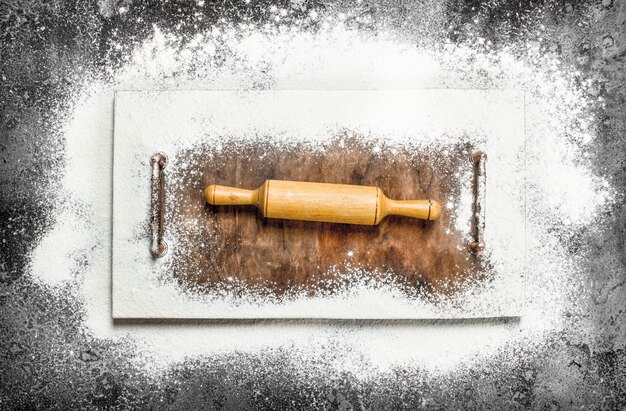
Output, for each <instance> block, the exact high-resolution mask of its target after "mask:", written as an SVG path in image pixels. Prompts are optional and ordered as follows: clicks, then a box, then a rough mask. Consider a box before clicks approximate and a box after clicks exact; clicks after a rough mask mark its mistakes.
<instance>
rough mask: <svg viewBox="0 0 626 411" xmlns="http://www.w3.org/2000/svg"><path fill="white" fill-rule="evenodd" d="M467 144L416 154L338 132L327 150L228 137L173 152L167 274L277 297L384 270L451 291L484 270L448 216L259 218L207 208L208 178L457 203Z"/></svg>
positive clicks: (408, 282) (199, 284)
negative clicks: (351, 273) (352, 187)
mask: <svg viewBox="0 0 626 411" xmlns="http://www.w3.org/2000/svg"><path fill="white" fill-rule="evenodd" d="M470 151H471V148H470V147H469V146H465V145H463V146H455V147H450V148H448V149H446V150H445V152H440V151H437V150H428V151H423V152H413V151H409V150H406V149H399V148H397V147H386V146H385V145H384V143H380V142H378V143H376V142H373V141H364V140H362V139H358V138H349V137H341V138H338V139H337V141H335V142H333V143H332V144H329V145H328V147H326V148H325V150H316V149H312V148H310V147H307V146H306V145H304V144H301V145H293V146H288V147H284V146H277V145H275V144H272V143H271V142H267V143H259V142H257V143H241V142H239V143H225V144H221V145H220V148H219V149H216V148H214V147H211V146H206V147H199V148H194V149H193V150H188V151H186V152H183V153H179V154H178V156H177V157H178V158H185V164H184V166H178V167H172V169H173V171H172V172H173V173H174V175H173V176H172V179H171V180H170V181H172V183H170V186H169V188H168V191H169V192H168V210H169V211H168V227H169V228H168V230H170V232H171V233H172V234H173V235H174V236H176V238H177V242H176V245H175V246H174V247H172V250H171V251H172V252H173V253H174V260H175V262H176V263H175V264H174V267H173V268H172V274H173V275H174V276H176V278H177V279H178V281H179V282H180V284H181V285H183V286H185V287H193V288H194V289H197V290H200V291H201V290H202V289H207V288H210V287H212V286H214V285H216V284H220V283H225V282H229V281H232V279H233V278H235V279H237V281H239V282H241V283H242V284H243V285H244V286H245V287H248V288H250V289H254V290H261V291H262V292H267V293H271V294H275V295H277V296H281V295H284V294H285V293H286V292H288V291H289V290H293V289H304V290H307V292H309V293H310V294H315V292H316V291H317V290H320V289H322V288H324V289H326V288H329V287H330V288H332V287H333V285H332V284H335V283H336V282H337V281H340V280H341V277H342V273H343V272H345V271H346V270H347V269H348V268H361V269H364V270H366V271H367V274H366V275H368V276H370V277H372V278H378V277H382V276H383V275H385V274H391V275H392V276H393V278H394V279H395V281H397V282H398V283H400V284H403V285H405V286H406V287H407V289H414V290H421V291H424V290H426V291H436V292H443V293H452V292H454V291H455V290H456V289H457V288H458V285H459V284H462V282H463V281H464V280H467V279H468V278H472V279H476V278H479V277H480V276H481V272H482V269H481V262H480V261H478V260H477V259H476V257H475V256H473V255H472V254H471V253H469V252H467V248H466V241H467V236H468V233H466V232H458V231H457V230H456V229H455V227H454V225H453V224H452V222H451V218H450V214H451V213H446V212H443V213H442V214H441V218H440V219H439V220H436V221H423V220H417V219H413V218H408V217H400V216H389V217H387V218H385V219H384V220H383V221H382V222H381V223H380V224H379V225H377V226H364V225H347V224H334V223H319V222H308V221H294V220H281V219H271V218H263V216H262V215H261V213H260V212H259V211H258V210H257V209H256V208H255V207H253V206H219V207H216V206H210V205H207V204H206V203H205V200H204V198H203V190H204V188H205V187H206V186H207V185H210V184H221V185H228V186H233V187H241V188H250V187H259V186H260V185H261V184H262V183H264V181H265V180H268V179H281V180H282V179H286V180H296V181H298V180H299V181H319V182H324V183H335V184H357V185H370V186H378V187H380V188H381V189H382V190H383V191H384V192H385V193H386V194H387V195H388V196H389V197H391V198H394V199H398V200H408V199H415V198H435V199H438V200H439V201H440V202H441V204H442V205H446V204H450V205H451V207H452V209H454V207H456V206H457V205H456V204H457V202H458V200H459V195H460V184H459V181H458V179H459V178H460V177H461V176H466V177H467V176H468V175H469V176H471V164H470V163H469V162H468V160H467V158H468V155H469V152H470Z"/></svg>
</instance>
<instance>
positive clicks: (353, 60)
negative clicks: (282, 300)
mask: <svg viewBox="0 0 626 411" xmlns="http://www.w3.org/2000/svg"><path fill="white" fill-rule="evenodd" d="M314 18H316V19H319V18H322V16H318V15H317V13H316V15H315V17H314ZM292 27H295V26H292ZM123 47H124V46H123V45H120V48H123ZM527 60H528V59H527ZM579 83H580V82H579V79H577V78H576V73H573V72H571V71H570V70H568V68H567V67H562V66H561V64H560V62H559V61H558V60H557V59H556V58H555V57H553V56H550V55H546V56H543V57H539V56H535V57H534V61H533V62H532V64H531V63H528V62H525V61H522V60H521V59H518V57H516V54H515V53H513V52H512V51H507V50H506V49H499V50H497V51H496V50H492V48H491V46H490V45H489V44H488V43H484V42H483V43H482V44H481V42H480V41H479V42H477V45H474V46H472V47H470V46H458V45H453V44H450V43H443V44H438V45H436V46H431V47H428V48H426V47H418V46H415V45H414V44H412V43H410V42H406V41H403V39H399V38H396V37H394V36H393V35H392V34H387V33H385V32H378V33H376V35H373V34H363V33H360V32H358V31H355V30H348V29H346V28H345V26H344V24H342V23H327V24H325V25H323V26H322V28H321V29H319V30H318V31H315V32H307V31H300V30H288V29H287V28H286V27H281V26H280V25H279V26H278V29H277V28H276V26H267V27H266V28H264V29H263V28H262V29H259V28H250V27H247V26H241V25H239V26H231V25H228V24H226V23H224V24H223V25H222V26H220V27H217V26H216V27H214V28H213V30H211V31H208V32H206V33H204V34H202V35H197V36H195V37H193V38H191V39H188V38H186V39H183V38H181V37H178V36H176V35H173V34H169V33H164V32H162V31H160V30H159V29H158V28H157V27H155V29H154V35H153V36H152V38H151V39H150V40H148V41H146V42H144V44H142V45H140V46H139V47H136V48H135V49H133V50H130V51H128V53H127V60H126V63H125V64H123V65H122V66H121V67H117V68H111V70H110V73H109V79H107V80H104V79H87V80H86V81H85V87H84V88H83V89H82V90H78V91H77V94H76V101H75V105H74V110H73V113H72V115H71V116H70V117H71V119H70V120H69V121H68V123H67V124H66V127H65V138H66V151H65V154H66V157H67V165H66V168H65V170H64V180H63V183H64V191H63V193H62V194H60V196H61V197H63V198H64V199H65V201H62V202H59V204H63V206H64V207H69V209H68V210H65V211H64V212H63V213H60V211H61V210H59V214H60V215H61V216H62V217H61V218H59V219H57V223H56V226H55V227H53V229H52V230H50V231H49V232H48V233H47V235H46V236H45V237H44V238H43V239H42V241H41V243H40V245H39V247H38V248H37V249H36V250H35V252H34V254H33V256H32V264H31V269H32V273H33V275H34V276H35V277H36V278H37V279H38V280H39V281H42V282H44V283H47V284H50V285H55V284H59V283H62V282H64V281H72V280H73V281H77V282H78V283H79V285H80V287H79V289H80V290H81V293H82V295H83V298H84V303H85V309H86V312H87V315H86V319H85V327H86V329H87V330H88V332H90V333H93V334H94V335H95V336H97V337H100V338H131V339H134V340H135V341H136V342H137V344H138V345H139V346H140V347H142V349H143V350H144V351H142V352H143V355H142V356H140V357H139V359H138V360H137V361H141V362H145V364H150V365H149V366H148V365H146V367H147V368H146V369H154V367H155V364H156V366H161V365H163V366H166V365H167V364H170V363H171V362H173V361H180V360H183V359H184V358H187V357H191V356H202V355H213V354H218V353H224V352H232V351H250V352H257V351H260V350H266V349H269V348H272V347H273V348H276V347H291V352H292V353H293V355H294V356H297V357H298V359H299V360H298V361H299V363H300V364H302V366H303V367H311V369H317V368H316V367H318V366H316V365H315V364H317V363H318V361H320V360H321V359H323V358H325V355H326V354H327V353H328V351H329V350H332V351H335V352H337V351H338V352H340V353H341V354H342V355H343V359H342V361H338V362H336V363H334V364H333V365H328V367H329V368H331V369H334V371H348V372H354V373H355V375H360V376H363V378H366V377H367V371H368V370H369V371H371V372H385V371H389V370H391V369H393V368H394V367H396V366H401V365H407V364H413V365H415V366H418V367H424V368H425V369H427V370H428V371H432V372H435V371H453V370H454V369H455V368H458V367H459V366H461V365H462V366H463V367H471V366H476V367H478V366H483V367H488V366H489V359H490V356H492V355H494V354H495V353H496V352H498V351H500V352H502V351H504V352H511V353H513V352H515V351H516V350H517V349H519V348H520V347H522V346H523V347H524V349H532V347H535V346H540V345H542V344H544V343H545V342H546V341H547V337H548V336H549V335H550V334H551V333H554V332H559V331H560V330H562V329H563V328H564V327H566V324H567V313H571V312H574V311H576V310H579V309H580V307H579V306H578V305H577V303H576V298H575V297H573V296H572V290H573V289H575V287H576V286H577V285H578V284H579V279H580V273H579V272H578V269H577V265H576V264H577V263H576V258H575V256H574V255H572V254H571V252H570V251H569V250H568V249H567V245H566V244H564V243H563V241H562V239H561V237H562V235H563V234H564V233H567V232H569V231H571V230H574V229H578V228H580V227H584V226H586V225H589V224H592V223H593V221H594V216H595V215H596V213H597V212H598V210H600V209H601V208H602V207H603V206H604V205H606V204H608V203H609V202H610V201H611V199H612V194H611V190H610V187H609V185H608V183H606V182H605V181H604V180H603V179H602V178H601V177H599V176H595V175H593V174H591V172H590V171H589V169H588V167H587V164H586V161H585V159H584V156H581V153H582V152H583V151H584V148H585V145H586V144H588V143H589V142H590V141H592V140H593V138H594V134H593V129H592V127H591V124H592V122H593V118H590V114H589V112H590V109H591V104H592V102H590V101H588V100H586V98H585V95H584V93H583V91H582V90H583V89H584V87H586V85H585V84H584V82H583V84H582V85H580V84H579ZM266 88H267V89H273V88H276V89H353V88H371V89H405V88H407V89H413V88H494V89H523V90H525V91H526V127H527V130H526V131H527V142H528V144H527V147H526V155H527V162H526V184H527V186H526V188H527V190H526V192H527V204H528V205H529V207H528V209H527V216H526V217H527V221H526V223H527V230H528V236H527V238H526V241H527V261H528V267H530V268H531V270H530V271H529V273H528V275H527V307H526V312H525V316H524V317H523V318H522V319H521V320H520V321H519V322H512V323H501V322H495V323H494V322H489V323H471V324H447V325H446V324H444V325H441V324H430V323H427V324H409V325H407V324H400V325H398V324H396V325H395V326H393V325H390V324H385V323H372V324H367V325H363V324H359V323H347V324H346V323H342V324H333V323H329V324H321V323H306V322H304V323H297V324H284V323H269V324H268V323H255V324H238V323H233V324H206V325H197V324H196V325H194V324H188V323H180V324H172V325H162V326H159V325H149V324H148V325H146V324H142V325H132V324H115V325H114V324H113V321H112V320H111V306H110V303H111V301H110V287H111V284H110V271H109V270H110V251H111V250H110V243H109V239H110V229H111V228H110V218H111V208H110V207H111V205H110V202H109V201H102V198H103V194H102V193H110V192H111V188H112V186H111V184H112V182H111V178H110V177H111V175H110V171H111V141H112V129H111V122H112V114H113V112H112V111H113V93H114V90H116V89H137V90H144V89H266ZM94 159H98V161H94ZM515 177H517V178H522V177H521V176H519V175H518V176H515ZM78 209H80V210H81V211H80V212H75V211H74V210H78ZM74 217H75V218H74ZM490 229H491V230H498V227H490ZM69 233H71V235H69ZM141 234H142V233H138V235H141ZM59 238H64V241H58V239H59ZM81 253H83V254H84V255H86V256H87V258H88V260H89V261H90V264H88V265H86V266H84V267H80V269H79V268H76V270H75V271H77V272H76V273H73V271H74V269H73V268H74V266H75V265H76V264H77V263H75V262H74V259H75V256H76V255H77V254H81ZM48 255H52V256H54V259H55V261H56V262H57V264H55V265H53V266H51V265H47V264H45V260H46V259H45V256H48ZM513 360H514V355H513V354H512V355H511V361H513ZM321 362H322V363H324V364H327V362H324V361H321ZM331 371H333V370H331Z"/></svg>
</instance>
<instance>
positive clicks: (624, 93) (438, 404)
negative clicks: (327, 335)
mask: <svg viewBox="0 0 626 411" xmlns="http://www.w3.org/2000/svg"><path fill="white" fill-rule="evenodd" d="M283 3H284V4H282V3H280V2H277V5H278V6H279V7H281V6H285V7H289V3H288V2H283ZM305 4H306V6H307V7H308V8H312V7H316V8H318V9H319V10H324V9H331V10H335V9H337V10H339V9H342V8H357V9H359V10H365V11H368V12H369V13H371V14H372V15H373V16H374V19H373V23H372V24H373V25H385V26H388V27H393V28H394V29H396V30H400V31H404V32H406V33H407V36H409V37H410V36H411V35H415V36H416V38H424V30H427V31H428V32H429V33H428V35H429V36H431V37H432V38H433V39H444V38H448V39H450V40H452V41H453V42H464V41H471V39H472V38H474V36H477V35H480V36H483V37H486V38H488V39H490V40H491V41H492V42H493V43H494V44H495V46H496V47H502V46H503V45H509V46H511V45H513V46H515V45H516V44H522V43H524V42H526V41H535V42H536V43H537V44H539V46H540V48H541V50H542V51H546V52H552V53H558V54H560V55H561V58H562V59H563V61H564V62H566V63H567V64H569V65H571V66H574V67H576V68H577V69H578V70H580V71H581V73H583V76H582V78H585V79H589V80H591V81H592V85H591V87H589V93H590V94H591V96H592V97H603V98H604V99H606V102H607V104H606V106H605V107H601V106H600V105H598V108H597V111H598V112H597V113H596V114H597V117H598V118H599V121H598V123H597V124H595V125H594V126H595V127H596V130H597V134H598V138H597V140H596V141H595V142H594V143H593V145H592V147H591V149H590V155H591V156H592V159H593V162H594V165H595V167H596V168H597V170H596V171H597V173H598V174H601V175H609V176H612V182H613V184H614V186H615V187H626V162H625V158H626V135H625V130H626V101H625V98H626V85H625V81H626V67H624V58H625V54H626V2H624V1H615V2H614V1H613V0H602V1H587V2H585V1H567V0H559V1H509V0H501V1H497V0H493V1H486V2H480V1H474V2H462V1H460V0H450V1H447V2H445V3H443V5H442V6H441V7H443V8H442V12H443V17H441V16H439V19H438V20H436V19H435V20H433V19H428V16H426V14H427V12H428V11H429V10H431V9H432V8H433V7H431V6H432V4H431V5H430V6H429V5H428V3H419V2H406V1H400V2H396V1H385V0H381V1H377V2H369V1H368V0H364V1H363V2H362V3H359V4H358V5H357V4H348V3H346V4H342V3H336V4H329V3H327V2H319V3H317V2H308V1H305ZM435 4H439V3H437V2H435ZM121 6H125V7H128V8H129V11H128V12H127V13H125V14H124V15H121V16H120V15H119V14H118V13H116V12H115V11H116V10H118V8H119V7H121ZM266 9H267V4H259V3H258V2H254V1H252V2H251V3H250V5H247V4H245V3H244V2H239V1H234V0H223V1H219V2H211V1H206V4H205V5H203V6H202V7H200V6H198V5H197V4H196V3H195V2H191V3H185V2H175V1H169V2H168V3H158V2H155V1H143V2H140V1H131V0H121V1H119V0H101V1H100V2H97V1H96V0H83V1H63V0H49V1H45V2H44V1H39V0H0V312H1V313H2V314H1V317H0V370H1V372H0V408H2V409H49V408H53V409H72V408H107V409H108V408H119V409H126V408H133V409H134V408H150V409H162V408H172V409H213V408H215V409H221V408H226V409H242V408H255V409H304V408H322V409H361V408H368V409H381V408H385V409H399V408H405V409H418V408H433V409H484V408H490V409H522V408H532V409H573V408H576V409H579V408H584V409H626V353H625V352H624V348H623V347H624V344H625V342H626V326H624V321H625V320H626V307H625V304H626V286H625V285H624V281H625V278H626V277H625V276H626V244H625V239H626V233H625V231H626V211H625V209H624V207H623V206H622V204H623V199H620V201H617V202H616V205H615V206H614V207H613V208H612V209H610V210H605V212H604V213H603V214H602V216H601V218H599V220H598V227H599V228H600V229H599V230H598V229H597V228H598V227H594V228H596V229H594V230H592V229H590V228H588V229H584V230H582V231H580V232H576V233H572V236H571V238H569V239H567V240H568V244H570V245H571V247H572V252H576V253H578V254H579V255H580V256H581V259H582V260H583V264H584V265H585V269H586V272H587V273H588V282H587V284H585V286H584V287H581V290H580V301H581V304H584V305H586V306H588V309H587V310H586V311H585V314H584V315H578V314H573V315H574V317H573V318H571V319H570V320H571V323H572V324H574V325H577V326H579V327H581V328H582V329H585V330H588V332H587V334H585V335H583V336H581V334H580V333H575V332H572V333H568V332H567V331H566V332H563V333H558V334H555V335H553V336H550V341H549V344H548V346H547V347H548V348H546V350H544V351H542V352H539V353H537V352H530V351H528V352H527V351H525V350H524V349H523V348H520V351H519V352H518V353H516V354H517V355H516V358H515V360H514V361H511V358H510V356H509V355H505V354H500V353H496V358H499V357H501V359H502V361H496V362H495V363H496V364H498V365H497V366H494V367H493V368H491V369H480V370H474V369H471V368H467V369H459V370H457V371H456V372H455V373H454V374H451V375H450V376H449V377H445V378H432V377H429V375H427V374H424V373H423V371H420V370H418V369H412V368H399V369H397V370H396V371H395V373H392V374H391V375H385V376H381V378H379V379H376V380H371V381H369V382H367V383H365V382H363V380H362V379H358V378H356V377H357V376H355V375H351V374H345V375H336V374H333V375H326V374H325V371H324V370H325V369H324V367H323V366H320V368H319V370H317V372H307V373H304V372H302V368H301V364H298V363H297V362H296V361H295V360H294V357H293V356H290V355H289V351H288V349H286V348H281V349H278V348H277V349H274V350H268V352H266V353H264V354H263V355H251V354H243V353H235V354H232V355H224V356H214V357H203V358H198V359H196V360H189V361H186V362H183V363H180V364H179V365H177V366H175V367H174V368H172V369H169V370H168V371H167V372H165V373H164V374H163V375H162V376H161V378H160V379H159V381H158V382H155V381H154V379H151V378H149V377H148V376H147V375H145V373H144V372H143V371H142V370H141V369H138V368H137V367H136V366H133V363H132V359H133V357H134V356H135V355H138V354H137V350H134V347H133V343H132V342H128V341H126V342H118V343H114V342H111V341H107V340H100V339H96V338H94V337H92V336H90V335H89V334H87V333H86V332H85V330H84V329H83V328H82V326H81V322H82V318H83V314H84V313H83V308H82V306H81V303H80V301H79V300H78V299H77V297H76V296H75V295H76V290H74V289H72V286H71V285H68V286H67V287H66V289H63V290H62V292H60V293H59V292H55V293H51V292H50V291H49V290H47V289H46V287H45V286H41V285H36V284H33V283H32V282H31V281H29V279H28V278H27V275H25V272H26V264H27V262H28V254H29V252H30V251H31V250H32V249H33V248H34V247H35V246H36V244H37V240H38V238H39V236H40V235H41V233H43V232H44V230H45V229H46V228H47V227H48V226H49V225H50V224H51V223H52V222H51V221H50V217H49V216H50V213H49V210H50V209H51V207H52V205H51V203H50V201H51V200H50V199H48V198H45V197H41V196H38V195H37V193H38V187H41V180H42V177H41V176H42V175H43V173H44V172H45V171H47V170H55V169H59V168H61V167H62V162H63V152H62V144H59V143H58V139H59V138H60V133H59V130H58V129H57V127H58V124H59V123H60V121H59V118H58V112H59V110H54V109H58V108H59V107H61V108H62V107H63V106H64V105H67V104H68V101H69V97H70V96H71V92H72V90H75V89H76V87H77V86H78V84H79V82H80V81H81V79H83V78H84V77H85V74H86V73H100V75H102V76H105V75H106V74H104V68H105V67H107V66H111V65H113V66H115V65H116V64H118V63H119V58H120V52H117V51H115V50H114V49H113V48H112V47H111V43H112V42H113V41H118V42H119V41H121V42H123V43H124V44H129V45H132V44H135V43H140V42H141V41H142V39H144V38H145V37H146V36H148V35H149V34H150V33H151V32H152V24H153V23H158V24H159V26H160V27H164V28H167V27H174V26H175V25H176V24H178V23H180V22H183V24H182V28H180V29H179V30H180V31H181V32H182V33H185V34H190V35H191V34H193V33H194V32H195V31H197V30H203V29H205V28H206V27H207V26H208V25H210V24H211V22H214V21H216V20H217V19H218V18H220V17H226V18H227V19H230V20H233V21H237V20H239V19H250V20H251V21H263V20H264V19H266V18H267V15H266V14H267V13H266V11H265V10H266ZM198 11H199V12H201V13H202V14H203V16H204V20H203V21H202V22H200V23H198V22H197V21H196V22H195V23H198V27H197V28H195V27H194V25H193V24H191V23H192V20H193V19H192V17H191V16H192V14H193V13H195V12H198ZM138 15H141V16H142V18H143V21H142V22H141V23H137V22H136V18H135V17H137V16H138ZM185 22H186V23H185ZM347 24H351V22H350V21H348V22H347ZM354 24H355V25H357V24H358V23H356V22H355V23H354ZM542 25H543V27H544V29H539V28H540V27H541V26H542ZM42 26H45V29H44V30H40V29H39V27H42ZM363 29H368V27H363ZM55 113H56V114H55ZM49 184H53V185H54V184H58V183H56V182H55V180H54V179H52V181H51V182H50V183H49ZM85 264H88V262H87V261H86V262H85ZM286 326H289V325H288V324H286ZM363 326H367V324H364V325H363ZM591 346H593V347H594V349H592V348H591ZM329 361H341V359H340V358H334V359H333V360H329Z"/></svg>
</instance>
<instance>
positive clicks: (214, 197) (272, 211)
mask: <svg viewBox="0 0 626 411" xmlns="http://www.w3.org/2000/svg"><path fill="white" fill-rule="evenodd" d="M204 197H205V199H206V201H207V202H208V203H209V204H213V205H252V206H255V207H257V208H258V209H259V210H260V211H261V214H262V215H263V216H264V217H268V218H282V219H287V220H305V221H319V222H329V223H346V224H362V225H376V224H378V223H380V221H381V220H382V219H383V218H385V216H387V215H401V216H406V217H413V218H419V219H423V220H436V219H437V218H439V214H440V212H441V206H440V205H439V203H438V202H436V201H434V200H430V199H428V200H405V201H396V200H391V199H389V198H387V197H385V195H384V194H383V192H382V191H381V190H380V188H378V187H372V186H357V185H347V184H327V183H309V182H299V181H282V180H267V181H266V182H265V183H263V184H262V185H261V187H259V188H257V189H256V190H245V189H241V188H235V187H225V186H220V185H210V186H208V187H207V188H206V189H205V190H204Z"/></svg>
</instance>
